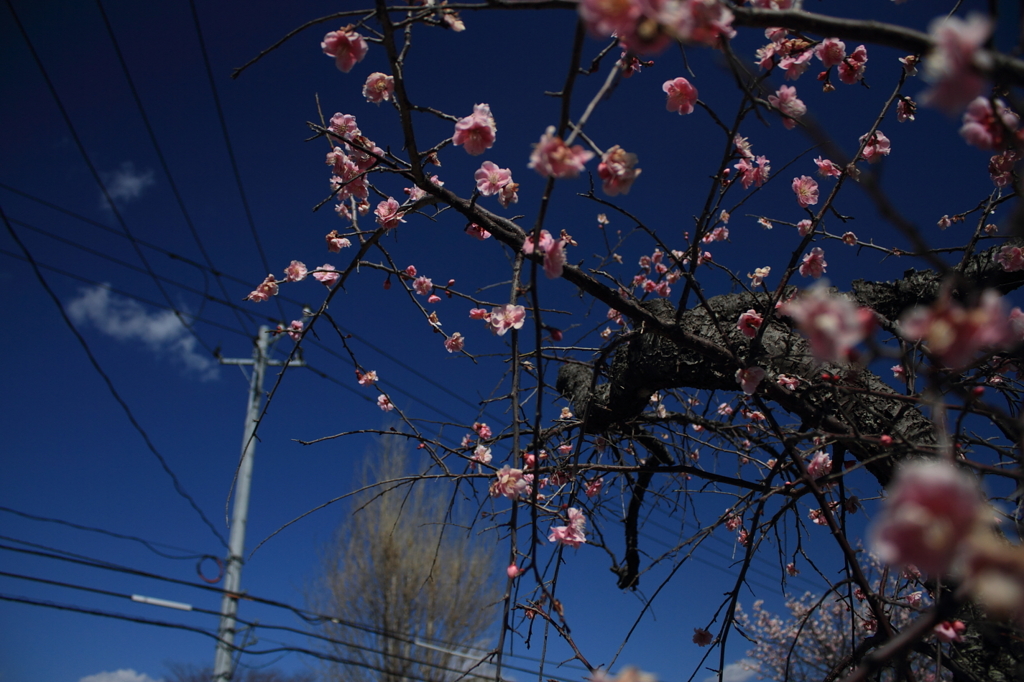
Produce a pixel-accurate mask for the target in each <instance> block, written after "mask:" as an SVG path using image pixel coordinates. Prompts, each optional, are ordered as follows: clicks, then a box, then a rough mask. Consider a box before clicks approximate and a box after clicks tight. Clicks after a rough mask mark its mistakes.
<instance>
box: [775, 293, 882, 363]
mask: <svg viewBox="0 0 1024 682" xmlns="http://www.w3.org/2000/svg"><path fill="white" fill-rule="evenodd" d="M779 313H780V314H781V315H785V316H786V317H790V318H792V319H793V321H794V322H796V325H797V327H798V328H799V329H800V331H801V332H802V333H803V334H804V336H806V337H807V340H808V341H809V342H810V344H811V352H812V353H814V357H816V358H817V359H818V360H820V361H822V362H845V361H846V360H847V359H848V358H849V356H850V350H852V349H853V347H854V346H856V345H857V344H858V343H860V342H861V341H863V340H864V339H865V338H867V336H868V334H870V333H871V329H872V326H873V324H874V322H873V316H872V314H871V311H870V310H868V309H866V308H860V307H858V306H856V305H854V304H853V303H852V302H851V301H850V300H849V299H847V298H844V297H840V296H833V295H832V294H831V293H829V291H828V288H827V287H825V286H822V285H815V286H813V287H811V288H810V289H808V290H807V291H805V292H804V293H803V294H802V295H800V296H798V297H796V298H794V299H793V300H791V301H787V302H786V303H783V304H782V305H781V306H779Z"/></svg>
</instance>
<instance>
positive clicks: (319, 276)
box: [313, 263, 341, 287]
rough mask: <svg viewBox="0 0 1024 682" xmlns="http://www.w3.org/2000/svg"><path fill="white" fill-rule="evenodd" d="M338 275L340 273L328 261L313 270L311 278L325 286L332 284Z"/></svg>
mask: <svg viewBox="0 0 1024 682" xmlns="http://www.w3.org/2000/svg"><path fill="white" fill-rule="evenodd" d="M340 277H341V275H340V274H338V273H337V272H335V269H334V266H333V265H331V264H329V263H324V264H323V265H321V266H320V267H318V268H317V269H316V270H315V271H314V272H313V279H315V280H316V281H318V282H321V283H322V284H323V285H324V286H327V287H331V286H334V283H335V282H337V281H338V278H340Z"/></svg>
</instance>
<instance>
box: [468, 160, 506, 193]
mask: <svg viewBox="0 0 1024 682" xmlns="http://www.w3.org/2000/svg"><path fill="white" fill-rule="evenodd" d="M473 178H474V179H475V180H476V189H477V191H478V192H480V194H482V195H484V196H485V197H489V196H491V195H492V194H497V193H498V192H500V191H501V189H502V188H503V187H504V186H505V185H507V184H508V183H510V182H512V171H510V170H509V169H508V168H498V164H496V163H494V162H493V161H484V162H483V164H482V165H481V166H480V168H479V169H478V170H477V171H476V173H474V174H473Z"/></svg>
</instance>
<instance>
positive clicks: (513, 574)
mask: <svg viewBox="0 0 1024 682" xmlns="http://www.w3.org/2000/svg"><path fill="white" fill-rule="evenodd" d="M523 573H526V569H525V568H519V567H518V566H516V565H515V563H514V562H513V563H511V564H509V565H508V568H506V569H505V575H507V576H508V577H509V578H510V579H513V580H514V579H516V578H518V577H519V576H521V575H522V574H523Z"/></svg>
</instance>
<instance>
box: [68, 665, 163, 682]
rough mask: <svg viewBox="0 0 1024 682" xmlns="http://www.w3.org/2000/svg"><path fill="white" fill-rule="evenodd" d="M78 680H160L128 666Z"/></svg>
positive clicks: (100, 681)
mask: <svg viewBox="0 0 1024 682" xmlns="http://www.w3.org/2000/svg"><path fill="white" fill-rule="evenodd" d="M78 682H160V681H159V680H154V679H153V678H152V677H150V676H149V675H146V674H143V673H137V672H135V671H134V670H131V669H128V668H122V669H121V670H115V671H113V672H102V673H96V674H95V675H88V676H86V677H83V678H82V679H80V680H78Z"/></svg>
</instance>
